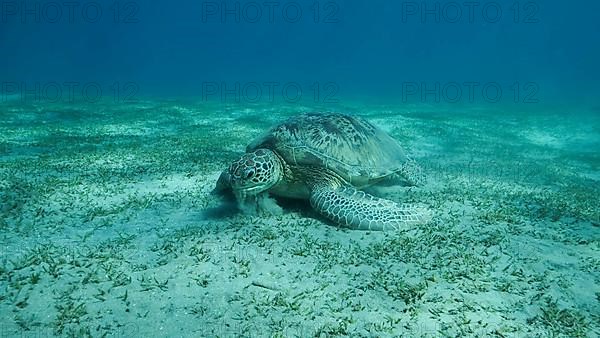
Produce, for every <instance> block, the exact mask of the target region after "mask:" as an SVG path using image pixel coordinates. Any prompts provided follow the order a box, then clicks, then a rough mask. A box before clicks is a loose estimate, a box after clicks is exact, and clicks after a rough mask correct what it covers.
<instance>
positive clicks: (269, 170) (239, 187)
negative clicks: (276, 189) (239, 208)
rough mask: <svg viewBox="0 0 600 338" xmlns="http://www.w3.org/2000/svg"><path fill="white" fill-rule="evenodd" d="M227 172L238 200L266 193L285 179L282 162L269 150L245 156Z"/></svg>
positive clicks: (261, 150) (259, 150)
mask: <svg viewBox="0 0 600 338" xmlns="http://www.w3.org/2000/svg"><path fill="white" fill-rule="evenodd" d="M227 172H228V174H229V184H230V185H231V189H232V190H233V193H234V194H235V195H236V197H238V199H239V198H241V199H245V198H246V197H249V196H256V195H258V194H260V193H262V192H265V191H267V190H269V189H270V188H271V187H273V186H274V185H276V184H277V183H279V181H281V178H282V177H283V167H282V163H281V160H280V159H279V157H278V156H277V155H276V154H275V153H274V152H272V151H271V150H268V149H258V150H256V151H254V152H252V153H247V154H244V155H243V156H242V157H241V158H240V159H238V160H237V161H235V162H233V163H232V164H231V165H230V166H229V169H228V171H227Z"/></svg>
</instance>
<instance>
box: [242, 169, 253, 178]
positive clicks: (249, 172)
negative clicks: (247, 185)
mask: <svg viewBox="0 0 600 338" xmlns="http://www.w3.org/2000/svg"><path fill="white" fill-rule="evenodd" d="M252 176H254V169H248V170H246V171H244V178H245V179H250V178H252Z"/></svg>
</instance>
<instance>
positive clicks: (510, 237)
mask: <svg viewBox="0 0 600 338" xmlns="http://www.w3.org/2000/svg"><path fill="white" fill-rule="evenodd" d="M69 108H70V109H72V108H73V107H69ZM76 108H79V109H80V110H81V113H80V115H81V116H80V118H79V119H77V120H70V121H68V123H67V122H65V121H53V120H52V119H49V118H48V116H47V115H45V114H40V113H39V112H28V111H18V110H16V109H15V108H14V107H13V106H10V107H9V106H8V105H7V106H6V107H2V106H0V115H1V117H2V118H1V119H0V121H1V122H0V150H1V151H2V154H1V160H0V203H1V204H0V212H1V218H0V246H1V247H2V249H3V250H2V252H0V290H1V291H0V330H1V332H0V336H51V335H75V336H86V335H91V336H94V337H96V336H99V337H100V336H104V335H107V336H162V337H174V336H183V337H204V336H208V337H210V336H219V337H229V336H240V335H244V336H256V337H263V336H284V337H295V336H298V337H305V336H322V337H325V336H338V335H339V336H354V337H355V336H362V337H374V336H377V337H379V336H409V337H440V336H497V337H530V336H538V337H545V336H561V335H562V336H569V337H596V336H598V335H600V288H599V285H600V215H599V210H600V208H599V204H598V196H600V186H599V185H598V177H599V166H600V162H599V161H600V159H599V157H598V154H597V151H596V152H590V151H589V147H595V149H600V139H599V137H600V136H599V135H598V134H597V133H593V132H591V131H593V130H599V129H598V126H599V124H600V119H596V120H586V121H585V122H581V121H577V119H574V118H572V117H571V118H569V119H566V118H564V119H563V118H561V117H560V115H544V114H539V113H538V114H537V115H531V116H528V115H524V114H523V113H520V114H510V113H508V114H502V115H490V116H479V115H477V114H469V113H468V112H467V113H464V114H462V113H459V112H451V111H444V112H439V113H436V112H431V111H434V108H435V107H428V108H427V110H426V111H423V110H420V109H419V107H411V108H410V109H405V108H403V107H397V108H390V107H384V108H382V109H378V108H377V107H364V106H358V105H356V106H353V110H355V111H360V112H362V113H363V115H364V116H366V117H368V118H370V119H372V120H373V121H375V122H376V123H379V124H383V123H385V128H386V130H388V131H389V132H390V133H392V135H393V136H394V137H396V138H397V139H399V140H401V142H402V143H403V144H404V145H405V147H406V149H407V152H408V153H410V154H411V155H412V156H413V157H414V158H415V159H416V160H417V161H419V162H421V163H422V164H423V166H424V168H425V169H426V171H427V173H428V177H429V179H428V183H427V184H426V185H425V186H424V187H420V188H406V187H392V188H389V187H386V188H384V189H380V190H379V191H380V193H382V194H383V195H384V196H386V197H388V198H390V199H393V200H396V201H398V202H402V203H420V204H422V205H426V206H428V207H429V208H430V209H431V210H432V213H433V219H432V221H431V222H430V223H429V224H427V225H426V226H423V227H420V228H417V229H414V230H412V231H409V232H406V233H376V232H375V233H374V232H360V231H349V230H344V229H338V228H336V227H334V226H332V225H331V224H330V223H328V222H325V221H323V219H321V218H320V217H319V216H318V215H316V214H315V213H314V212H312V211H311V210H310V209H309V208H308V207H307V205H306V203H295V202H292V203H289V202H288V203H285V210H286V213H285V214H284V215H282V216H276V217H267V218H257V217H250V216H244V215H240V214H236V213H235V210H234V209H232V208H231V206H229V205H227V204H223V202H222V201H219V200H216V199H214V198H213V197H211V196H210V195H209V192H210V190H211V189H212V187H213V185H214V183H215V181H216V179H217V177H218V175H219V173H220V170H222V169H223V168H225V166H226V165H227V164H228V162H229V161H231V160H232V159H234V158H235V157H236V156H237V155H239V153H240V152H242V151H243V149H244V146H245V144H246V143H247V142H249V141H250V140H251V139H252V138H253V137H255V136H256V133H257V132H260V131H261V130H264V129H266V128H267V127H269V126H270V124H271V123H272V122H274V121H278V120H280V119H282V117H281V116H278V115H277V112H278V111H281V112H284V113H283V114H285V115H288V114H289V113H290V112H291V111H293V108H294V107H260V106H256V107H252V108H248V107H235V106H228V107H220V106H209V105H207V104H202V105H193V104H187V105H186V104H181V103H176V102H170V103H165V102H151V101H148V102H144V103H143V104H141V105H138V106H128V107H119V106H111V105H105V106H103V107H102V109H98V108H97V107H76ZM60 109H61V107H58V106H52V107H48V110H49V111H60ZM309 109H310V107H304V108H302V109H298V110H303V111H304V110H309ZM423 109H425V108H423ZM283 114H282V115H283ZM57 116H59V117H60V116H62V115H61V114H58V115H57ZM253 116H254V117H256V119H254V120H253V119H252V117H253ZM542 117H543V118H542ZM555 126H561V128H559V129H556V128H554V127H555ZM553 128H554V129H553ZM594 128H596V129H594ZM582 145H585V146H582ZM32 149H38V151H33V150H32ZM586 149H587V150H586Z"/></svg>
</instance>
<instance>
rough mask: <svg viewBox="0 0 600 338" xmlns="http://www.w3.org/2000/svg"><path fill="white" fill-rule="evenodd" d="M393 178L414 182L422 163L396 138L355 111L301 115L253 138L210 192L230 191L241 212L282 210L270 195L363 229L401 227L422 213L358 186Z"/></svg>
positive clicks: (418, 178)
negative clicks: (304, 202) (302, 202)
mask: <svg viewBox="0 0 600 338" xmlns="http://www.w3.org/2000/svg"><path fill="white" fill-rule="evenodd" d="M391 177H399V178H403V179H404V180H405V181H406V182H407V183H409V184H411V185H418V184H419V183H421V181H422V171H421V169H420V167H419V166H418V165H417V164H416V163H415V162H414V161H413V160H411V159H409V158H408V157H407V156H406V155H405V153H404V151H403V150H402V148H401V147H400V145H399V144H398V142H397V141H396V140H394V139H393V138H392V137H390V136H389V135H388V134H387V133H385V132H384V131H383V130H381V129H380V128H378V127H376V126H374V125H373V124H371V123H370V122H368V121H367V120H365V119H363V118H360V117H358V116H352V115H345V114H339V113H305V114H301V115H298V116H295V117H292V118H290V119H288V120H287V121H284V122H283V123H281V124H279V125H277V126H275V127H273V128H272V129H271V130H269V131H268V132H267V133H266V134H264V135H263V136H261V137H259V138H257V139H256V140H254V141H253V142H252V143H251V144H250V145H248V147H247V149H246V154H244V155H243V156H242V157H241V158H240V159H238V160H236V161H235V162H233V163H232V164H231V165H230V166H229V168H228V169H226V170H224V171H223V172H222V174H221V176H220V177H219V179H218V181H217V184H216V188H215V192H223V191H225V190H228V189H230V191H231V192H233V194H234V195H235V197H236V199H237V202H238V203H239V205H240V208H241V209H243V210H248V209H254V208H258V210H264V209H269V208H270V209H273V208H275V209H277V210H280V208H279V207H278V206H277V205H276V204H275V203H274V202H273V201H272V200H270V199H269V197H268V196H269V193H270V194H273V195H275V196H282V197H288V198H301V199H308V200H309V201H310V205H311V206H312V207H313V208H314V209H315V210H316V211H318V212H319V213H320V214H322V215H323V216H325V217H326V218H328V219H330V220H332V221H333V222H335V223H337V224H338V225H340V226H343V227H348V228H351V229H360V230H388V229H406V228H407V227H408V225H410V224H414V223H419V222H422V221H424V219H425V214H426V212H422V211H419V209H418V208H416V207H413V206H408V205H400V204H397V203H395V202H392V201H390V200H386V199H382V198H379V197H375V196H372V195H370V194H368V193H365V192H363V191H360V190H359V189H361V188H364V187H367V186H370V185H373V184H375V183H378V182H381V181H383V180H384V179H387V178H391Z"/></svg>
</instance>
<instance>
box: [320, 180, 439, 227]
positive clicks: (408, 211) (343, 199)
mask: <svg viewBox="0 0 600 338" xmlns="http://www.w3.org/2000/svg"><path fill="white" fill-rule="evenodd" d="M310 204H311V206H312V207H313V208H314V209H315V210H317V211H318V212H319V213H321V214H322V215H323V216H325V217H327V218H328V219H330V220H332V221H334V222H336V223H337V224H339V225H340V226H343V227H347V228H350V229H355V230H409V229H410V226H411V225H416V224H420V223H424V222H426V221H427V219H428V215H427V212H426V211H424V210H419V209H418V208H416V207H414V206H410V205H400V204H397V203H394V202H392V201H390V200H386V199H382V198H378V197H375V196H372V195H369V194H367V193H365V192H363V191H360V190H358V189H355V188H354V187H351V186H347V185H344V186H341V187H337V188H336V187H330V186H320V187H316V188H315V189H313V191H312V192H311V196H310Z"/></svg>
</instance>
